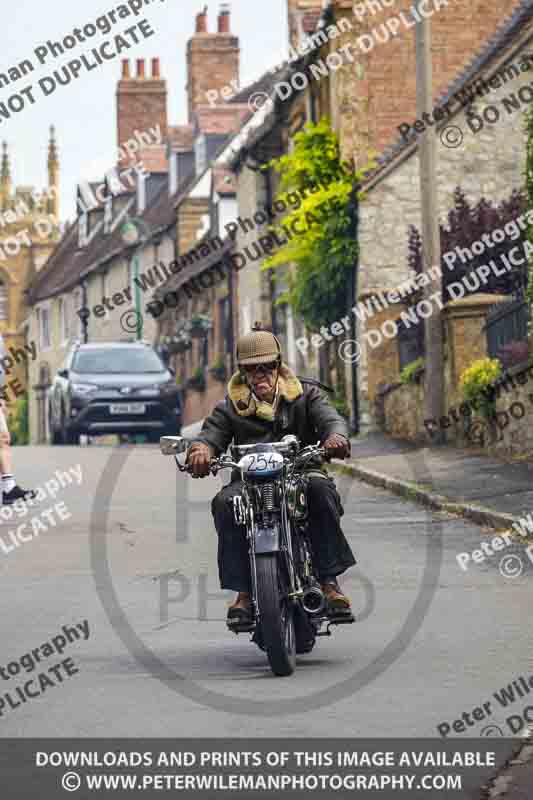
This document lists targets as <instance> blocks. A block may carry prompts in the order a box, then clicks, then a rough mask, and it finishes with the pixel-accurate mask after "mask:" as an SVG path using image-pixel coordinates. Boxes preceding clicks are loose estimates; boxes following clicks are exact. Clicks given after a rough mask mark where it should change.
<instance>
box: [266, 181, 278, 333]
mask: <svg viewBox="0 0 533 800" xmlns="http://www.w3.org/2000/svg"><path fill="white" fill-rule="evenodd" d="M265 191H266V207H267V208H272V199H273V198H272V177H271V174H270V170H268V171H267V172H265ZM268 286H269V291H270V318H271V320H272V333H273V334H274V336H276V335H277V333H278V326H277V318H276V312H277V309H276V304H275V292H276V285H275V281H274V272H273V271H272V270H271V269H269V271H268Z"/></svg>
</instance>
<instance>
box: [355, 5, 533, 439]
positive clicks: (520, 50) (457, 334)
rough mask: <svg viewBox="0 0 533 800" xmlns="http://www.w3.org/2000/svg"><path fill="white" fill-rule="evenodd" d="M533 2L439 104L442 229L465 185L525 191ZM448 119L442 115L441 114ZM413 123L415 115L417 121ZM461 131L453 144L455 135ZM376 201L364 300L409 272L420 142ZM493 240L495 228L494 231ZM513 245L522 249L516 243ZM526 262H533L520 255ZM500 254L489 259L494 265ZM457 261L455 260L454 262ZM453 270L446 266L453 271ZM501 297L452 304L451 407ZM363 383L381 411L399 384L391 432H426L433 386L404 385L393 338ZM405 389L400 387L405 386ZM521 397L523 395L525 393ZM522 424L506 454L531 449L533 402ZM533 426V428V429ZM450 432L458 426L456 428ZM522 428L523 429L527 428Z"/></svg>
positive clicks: (501, 197)
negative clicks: (426, 397)
mask: <svg viewBox="0 0 533 800" xmlns="http://www.w3.org/2000/svg"><path fill="white" fill-rule="evenodd" d="M532 33H533V3H531V2H527V3H521V4H520V6H519V8H517V10H516V11H515V13H513V14H512V15H511V17H510V18H508V19H507V20H506V21H505V24H504V25H502V26H501V28H500V29H499V30H498V32H497V33H496V34H495V35H494V36H492V37H490V38H489V40H488V41H487V42H486V43H485V44H484V46H483V47H481V48H479V49H478V51H477V52H476V53H475V58H473V59H472V60H471V62H470V64H469V65H468V66H467V67H466V68H465V69H464V70H463V71H462V72H461V73H459V74H458V75H457V76H456V77H455V79H454V80H453V81H451V82H450V84H449V86H448V87H447V88H446V90H445V91H444V92H443V93H442V94H441V95H440V97H439V98H438V103H436V107H440V108H444V109H445V108H447V109H448V111H447V112H446V113H445V114H444V117H443V119H442V121H441V122H439V123H438V124H437V132H438V136H437V178H438V203H439V219H440V222H441V224H442V223H444V221H445V220H446V218H447V215H448V212H449V211H450V209H451V208H452V207H453V201H454V191H455V189H456V187H458V186H459V187H461V189H462V190H463V191H464V193H465V195H466V198H467V200H468V201H469V202H470V203H471V204H472V205H474V204H476V203H478V202H479V201H480V200H481V199H482V198H484V199H486V200H487V201H489V202H490V203H492V204H494V205H499V204H500V203H502V201H507V200H508V199H509V197H510V196H511V194H512V192H513V191H515V190H516V191H523V190H524V188H525V178H524V171H525V166H526V144H527V136H526V130H525V115H526V113H527V112H528V110H529V107H530V104H531V102H532V101H533V89H532V88H531V86H532V79H533V49H532V47H531V35H532ZM437 116H438V115H437V114H435V117H437ZM406 121H408V122H409V123H413V122H414V117H411V118H407V120H406ZM451 134H453V137H454V138H453V139H449V138H448V137H449V136H450V135H451ZM365 191H366V200H365V202H364V203H363V204H362V206H361V222H360V246H361V263H362V264H365V265H377V264H379V265H380V270H379V271H378V270H376V269H374V270H370V269H364V270H363V269H362V270H361V297H362V298H363V299H368V298H369V297H370V296H376V294H377V292H380V293H381V296H385V297H387V296H388V293H389V292H390V291H391V290H394V289H395V288H396V287H397V286H398V284H399V283H401V282H402V281H405V279H406V278H407V277H408V276H409V271H408V265H407V244H408V229H409V226H410V225H414V226H416V227H417V228H418V229H419V230H420V228H421V210H420V209H421V201H420V193H419V158H418V139H417V138H416V136H414V137H413V136H411V137H410V138H409V139H408V140H407V141H405V139H404V138H403V139H402V137H400V138H399V139H398V141H397V142H396V143H395V145H394V146H393V147H391V148H390V149H389V150H388V151H387V152H386V153H385V154H384V157H383V158H382V160H381V164H380V167H379V169H378V170H377V172H376V173H375V174H374V175H373V176H372V177H371V178H370V180H369V181H368V183H367V184H366V186H365ZM487 233H488V234H490V230H487ZM509 248H510V249H511V248H513V243H512V241H509ZM514 258H515V259H519V260H518V261H516V264H517V265H518V264H519V261H520V259H521V261H522V263H523V262H524V258H525V256H524V255H523V254H522V256H520V254H516V253H515V255H514ZM489 259H490V255H489V254H488V255H487V261H488V260H489ZM449 260H450V261H451V258H450V259H449ZM443 266H444V265H443ZM499 299H502V298H499V297H498V296H495V295H494V294H490V295H487V294H484V293H483V287H482V286H481V287H480V290H479V292H478V293H477V294H474V295H471V296H470V297H466V298H464V299H457V300H455V301H451V302H449V303H447V304H446V305H445V307H444V312H443V332H444V338H445V359H446V360H445V386H446V399H445V407H446V408H449V407H454V406H457V407H458V406H459V405H460V404H461V402H462V397H461V394H460V391H459V378H460V375H461V373H462V372H463V371H464V370H465V369H466V368H467V367H468V366H469V365H470V364H471V363H472V362H473V361H474V360H475V359H478V358H483V357H486V355H487V335H486V332H485V330H484V324H485V321H486V314H487V310H488V308H489V307H490V306H492V305H493V304H494V303H495V302H496V301H497V300H499ZM403 309H404V306H403V305H402V304H401V303H390V304H389V307H388V308H387V309H385V310H383V311H380V312H378V313H375V314H374V315H372V316H371V317H367V319H366V320H360V322H359V324H358V330H359V335H360V337H361V338H363V337H364V334H365V332H366V331H368V330H371V329H378V328H379V327H380V326H381V325H382V324H383V322H384V321H385V320H386V319H397V318H398V317H399V315H400V312H401V311H402V310H403ZM362 371H363V386H364V392H365V400H366V402H367V403H368V408H369V410H371V409H372V408H373V406H374V401H375V399H376V397H377V396H378V395H379V391H378V390H379V387H380V385H381V386H384V385H386V384H388V385H391V389H392V391H386V393H385V394H384V395H383V396H382V412H384V415H385V420H386V425H387V429H388V430H390V431H392V432H393V433H395V434H397V435H401V436H405V437H407V438H418V437H421V436H422V435H423V434H424V430H425V429H424V424H423V423H424V421H423V413H422V409H423V388H422V387H421V386H417V385H414V386H401V387H400V386H398V385H397V380H398V375H399V358H398V344H397V342H396V341H395V340H394V339H392V340H389V341H385V342H383V343H382V344H381V345H380V346H379V347H376V348H375V349H374V350H372V351H370V349H369V348H367V349H366V351H363V359H362ZM395 384H396V385H395ZM528 391H531V388H530V387H524V388H523V389H522V390H520V388H519V387H517V391H516V392H514V400H515V401H516V402H518V401H521V400H524V399H525V397H526V394H527V392H528ZM517 392H518V393H517ZM510 402H511V398H510V397H506V398H500V399H498V403H497V408H498V411H499V412H500V411H501V413H504V412H505V407H506V404H507V405H508V404H509V403H510ZM525 407H526V409H527V415H526V418H525V419H524V420H522V422H521V423H520V424H518V422H517V421H514V422H513V423H512V424H511V425H510V426H509V430H508V435H507V438H505V439H502V438H500V439H499V441H498V443H497V446H496V449H498V450H501V451H502V452H507V453H509V452H519V451H520V452H523V450H524V447H526V448H527V447H529V449H531V445H532V441H533V440H532V439H531V436H530V434H529V431H531V428H532V426H531V422H532V421H533V408H532V407H531V403H529V402H528V403H525ZM526 423H527V424H526ZM446 427H447V428H448V424H447V425H446ZM519 429H520V430H519ZM463 434H464V431H463V428H462V426H461V425H456V424H453V425H450V426H449V429H448V434H447V435H448V438H451V439H457V440H459V441H464V435H463Z"/></svg>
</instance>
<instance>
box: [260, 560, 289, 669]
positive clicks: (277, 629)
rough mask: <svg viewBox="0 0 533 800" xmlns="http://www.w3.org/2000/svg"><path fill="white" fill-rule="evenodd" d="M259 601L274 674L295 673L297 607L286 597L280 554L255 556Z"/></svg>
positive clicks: (265, 644)
mask: <svg viewBox="0 0 533 800" xmlns="http://www.w3.org/2000/svg"><path fill="white" fill-rule="evenodd" d="M256 570H257V600H258V603H259V618H260V624H261V634H262V641H263V645H264V649H265V650H266V652H267V656H268V660H269V662H270V667H271V669H272V672H273V673H274V675H278V676H280V677H283V676H287V675H292V673H293V672H294V669H295V666H296V637H295V634H294V610H293V605H292V603H291V602H290V600H289V599H288V598H287V597H285V588H284V586H283V582H282V580H281V575H280V569H279V562H278V554H277V553H268V554H265V555H258V556H256Z"/></svg>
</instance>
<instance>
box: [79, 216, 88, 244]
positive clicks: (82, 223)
mask: <svg viewBox="0 0 533 800" xmlns="http://www.w3.org/2000/svg"><path fill="white" fill-rule="evenodd" d="M88 237H89V214H88V213H87V211H83V212H82V213H81V214H80V216H79V218H78V247H85V245H86V244H87V239H88Z"/></svg>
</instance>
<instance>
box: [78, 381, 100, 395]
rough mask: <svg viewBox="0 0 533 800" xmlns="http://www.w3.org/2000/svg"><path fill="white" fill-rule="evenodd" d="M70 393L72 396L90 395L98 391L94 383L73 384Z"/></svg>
mask: <svg viewBox="0 0 533 800" xmlns="http://www.w3.org/2000/svg"><path fill="white" fill-rule="evenodd" d="M72 391H73V392H74V394H92V392H97V391H98V386H96V385H95V384H94V383H73V384H72Z"/></svg>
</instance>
